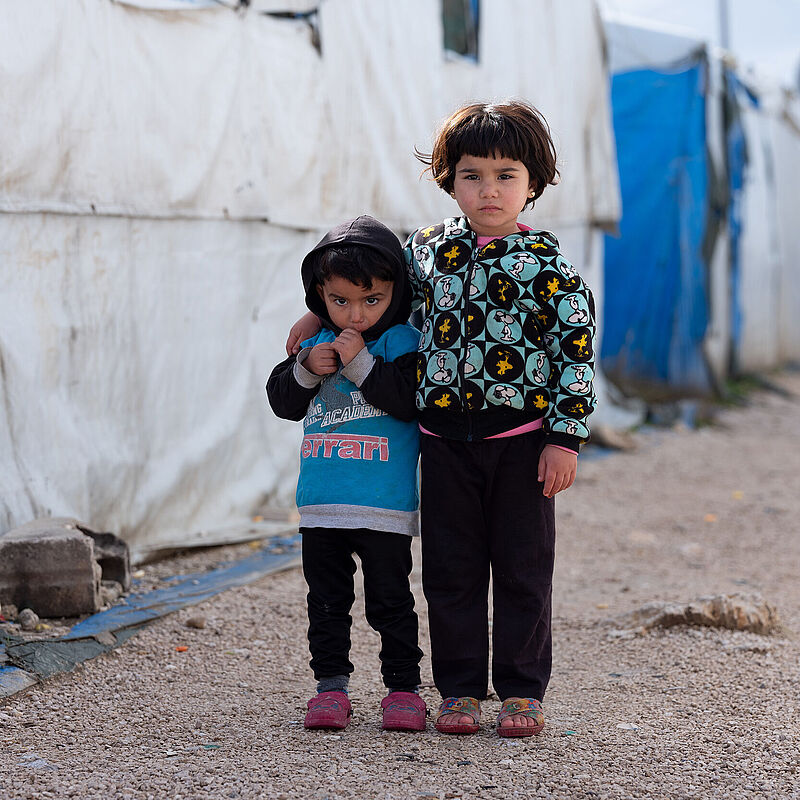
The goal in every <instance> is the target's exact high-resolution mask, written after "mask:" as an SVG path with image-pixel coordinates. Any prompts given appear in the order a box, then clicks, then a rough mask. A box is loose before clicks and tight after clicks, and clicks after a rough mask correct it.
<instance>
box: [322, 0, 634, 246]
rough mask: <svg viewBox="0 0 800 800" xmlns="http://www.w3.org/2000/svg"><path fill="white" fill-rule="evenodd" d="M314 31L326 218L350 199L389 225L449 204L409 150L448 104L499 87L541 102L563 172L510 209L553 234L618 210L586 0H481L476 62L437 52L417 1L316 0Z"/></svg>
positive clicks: (603, 84)
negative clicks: (322, 113)
mask: <svg viewBox="0 0 800 800" xmlns="http://www.w3.org/2000/svg"><path fill="white" fill-rule="evenodd" d="M320 31H321V36H322V50H323V60H324V63H325V67H326V70H325V75H324V80H325V82H326V83H325V90H324V94H325V95H326V97H327V98H329V102H330V104H331V108H332V112H331V114H332V124H333V134H334V135H333V138H334V140H335V141H337V143H338V151H337V155H336V157H335V158H331V159H327V160H326V161H325V163H324V165H323V168H324V169H325V174H326V178H325V187H326V188H328V187H330V188H328V191H329V197H326V205H327V203H330V205H329V206H328V208H330V209H331V210H332V211H333V218H334V219H338V218H341V217H345V218H346V217H348V216H352V215H353V213H355V212H356V211H357V204H356V205H354V204H353V203H354V200H358V199H359V198H360V199H361V201H362V202H363V199H364V198H367V199H368V204H369V207H370V208H372V209H374V210H375V213H376V214H377V216H379V217H380V218H381V219H383V220H385V221H386V222H387V224H390V225H391V226H392V227H394V228H396V229H403V228H406V229H408V228H413V227H415V226H417V225H419V224H420V220H431V219H441V218H443V217H444V216H447V215H452V214H457V213H459V212H458V208H457V206H456V204H455V201H453V200H452V199H451V198H449V197H448V196H447V195H445V194H444V193H443V192H441V191H440V190H438V189H437V188H436V187H435V185H434V184H431V183H430V181H428V180H426V179H425V178H423V179H422V180H420V179H419V175H420V172H421V170H422V165H421V164H419V162H417V161H416V160H415V159H414V158H412V157H411V153H412V150H413V148H414V147H415V146H416V147H418V148H419V149H420V150H422V151H427V152H430V147H431V144H432V138H433V135H434V132H435V128H436V127H437V126H438V124H440V123H441V122H442V121H443V120H444V119H445V117H446V116H447V115H448V114H450V113H451V112H452V111H454V110H455V109H456V108H458V107H459V106H461V105H463V104H465V103H469V102H479V101H487V100H489V101H499V100H503V99H508V98H520V99H524V100H527V101H528V102H531V103H533V104H534V105H535V106H537V107H538V108H539V109H540V110H541V111H542V112H543V113H544V115H545V117H546V118H547V120H548V122H549V124H550V126H551V128H552V131H553V134H554V137H555V140H556V143H557V147H558V152H559V163H560V167H561V171H562V173H563V181H562V183H561V185H560V186H559V187H558V188H557V189H553V188H550V189H548V190H547V191H546V192H545V194H544V195H543V197H542V198H541V199H540V200H538V201H537V205H536V210H535V212H534V213H532V214H524V215H523V217H522V218H521V219H522V220H523V221H524V222H526V223H528V224H531V225H534V226H539V227H549V228H552V229H554V230H555V231H556V232H557V233H558V231H559V230H560V229H561V228H562V227H565V226H576V225H581V224H586V223H588V224H597V225H612V224H614V223H615V222H616V220H617V219H618V218H619V209H620V201H619V185H618V178H617V171H616V163H615V153H614V140H613V133H612V130H611V117H610V110H609V104H610V100H609V87H608V73H607V69H606V67H605V63H604V54H603V30H602V26H601V25H600V21H599V17H598V15H597V13H596V10H595V8H594V4H593V3H586V2H583V0H566V1H565V2H559V3H553V2H549V1H548V0H493V4H492V13H491V14H485V15H482V16H481V22H480V41H479V56H478V60H477V62H473V61H468V60H456V61H446V60H445V58H444V55H443V51H442V40H443V33H442V21H441V7H440V4H439V3H431V2H429V1H428V0H408V2H405V3H402V4H400V3H386V2H375V1H374V0H352V2H349V3H347V4H346V6H342V4H340V3H336V2H329V3H325V4H323V5H322V6H321V8H320ZM532 31H536V34H535V36H532V33H531V32H532ZM352 75H359V76H360V80H359V81H357V82H356V81H353V80H349V79H348V77H347V76H352ZM365 120H368V121H369V124H364V123H365ZM367 156H369V157H367ZM344 187H346V190H345V191H340V190H341V189H342V188H344Z"/></svg>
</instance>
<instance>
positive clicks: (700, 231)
mask: <svg viewBox="0 0 800 800" xmlns="http://www.w3.org/2000/svg"><path fill="white" fill-rule="evenodd" d="M606 32H607V36H608V40H609V52H610V64H611V71H612V73H613V78H612V106H613V114H614V127H615V135H616V140H617V151H618V159H619V168H620V184H621V191H622V197H623V215H622V220H621V222H620V230H619V234H618V235H616V236H613V235H612V236H608V237H607V238H606V248H605V320H606V324H605V327H604V335H603V341H602V348H601V358H602V364H603V366H604V368H605V370H606V372H607V374H608V375H609V376H610V377H611V378H612V379H613V380H614V381H615V382H616V383H617V384H618V385H619V386H620V387H622V388H624V389H625V390H627V391H629V392H632V393H637V394H642V395H644V396H646V397H650V398H657V399H663V398H674V397H680V396H685V395H707V394H711V393H712V392H715V391H716V392H720V391H722V390H723V383H724V381H725V380H726V379H727V378H728V377H729V376H730V375H731V374H736V373H740V372H743V371H748V370H750V371H752V370H754V369H764V368H769V367H774V366H777V365H778V364H780V363H785V362H786V361H787V360H789V359H791V358H793V357H796V356H792V355H791V353H792V352H793V347H794V346H793V344H792V342H794V341H797V328H796V327H795V325H796V323H795V320H796V319H797V308H798V307H800V302H799V301H800V297H798V283H799V281H798V276H797V269H796V266H795V265H796V254H795V253H794V252H793V249H796V247H797V244H796V243H797V241H798V237H797V233H796V229H793V230H792V231H791V232H790V231H789V227H790V225H789V224H788V219H789V218H790V217H792V215H794V213H795V212H794V209H793V207H792V204H791V202H789V201H788V191H787V190H786V189H781V185H783V186H785V187H786V188H787V189H788V186H789V185H790V184H789V182H788V180H790V179H791V177H790V176H793V175H794V176H796V175H797V169H798V165H799V164H800V138H798V137H797V135H796V133H797V129H796V128H795V127H793V126H792V117H791V113H790V112H788V111H787V108H786V106H787V103H788V100H787V98H786V96H785V95H784V94H783V93H775V92H774V90H773V92H772V94H773V95H774V97H773V99H772V100H771V101H770V103H769V104H766V105H765V104H764V103H763V102H762V101H761V100H760V99H759V94H758V93H757V92H756V91H754V89H753V88H752V87H750V86H748V85H747V84H746V83H745V82H744V80H743V79H742V78H741V77H740V76H739V74H738V73H737V71H736V68H735V64H734V62H733V60H732V58H731V57H730V55H729V54H725V53H722V52H721V51H713V50H712V49H711V48H709V46H708V45H707V44H706V43H705V42H704V41H703V40H701V39H697V38H695V37H692V36H687V35H685V34H683V33H681V32H678V31H675V30H674V29H671V28H669V27H667V26H663V25H662V26H657V25H643V24H641V23H638V22H637V23H632V22H631V21H629V20H626V19H624V18H609V19H608V20H607V22H606ZM760 91H761V90H759V92H760ZM778 98H780V99H781V100H782V101H783V102H782V103H778V105H777V108H776V100H777V99H778ZM770 106H771V110H770ZM778 139H779V140H780V141H781V146H780V149H777V148H776V145H775V142H776V140H778ZM778 153H780V155H778ZM777 158H780V160H781V162H782V165H783V166H782V167H781V170H780V171H779V170H777V169H775V168H774V167H775V162H776V159H777ZM787 179H788V180H787ZM779 184H781V185H779ZM792 309H794V311H792Z"/></svg>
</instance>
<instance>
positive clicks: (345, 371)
mask: <svg viewBox="0 0 800 800" xmlns="http://www.w3.org/2000/svg"><path fill="white" fill-rule="evenodd" d="M374 366H375V356H373V355H372V353H370V351H369V350H367V348H366V347H362V348H361V350H360V351H359V352H358V354H357V355H356V357H355V358H354V359H353V360H352V361H351V362H350V363H349V364H348V365H347V366H346V367H342V375H344V377H345V378H347V380H349V381H353V383H354V384H355V385H356V386H361V384H362V383H364V381H365V380H366V377H367V375H369V373H370V372H371V371H372V368H373V367H374Z"/></svg>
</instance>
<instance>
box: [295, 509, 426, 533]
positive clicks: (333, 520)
mask: <svg viewBox="0 0 800 800" xmlns="http://www.w3.org/2000/svg"><path fill="white" fill-rule="evenodd" d="M297 510H298V511H299V512H300V527H301V528H369V529H371V530H375V531H385V532H387V533H403V534H405V535H406V536H419V511H395V510H393V509H390V508H373V507H371V506H350V505H344V504H341V505H339V504H331V505H315V506H300V508H298V509H297Z"/></svg>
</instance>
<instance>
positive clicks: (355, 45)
mask: <svg viewBox="0 0 800 800" xmlns="http://www.w3.org/2000/svg"><path fill="white" fill-rule="evenodd" d="M495 2H496V6H497V7H496V8H494V9H493V12H492V14H491V15H486V18H485V20H484V22H483V25H482V28H483V32H482V34H481V48H482V50H481V56H480V59H479V61H478V63H477V64H473V65H472V66H471V73H470V74H471V76H472V78H473V79H474V80H473V82H472V83H470V84H469V85H468V86H467V87H466V88H465V87H464V86H460V85H459V84H458V83H456V82H455V81H453V80H451V79H450V77H451V75H452V74H453V73H454V72H455V74H462V73H461V72H460V71H459V70H458V69H457V68H455V67H454V66H453V65H452V64H450V63H448V62H447V61H446V59H445V56H444V51H443V34H442V23H441V7H440V4H439V3H432V2H429V0H406V2H403V3H396V2H393V0H349V2H341V0H330V1H329V2H325V3H323V4H321V7H320V13H319V15H318V16H319V26H320V35H321V41H322V54H321V55H320V54H319V53H318V52H317V51H316V49H315V48H314V46H313V44H312V42H311V34H310V29H309V26H308V25H307V24H306V23H305V22H303V21H302V20H297V21H293V20H284V19H275V18H272V17H268V16H265V15H264V14H260V13H255V12H253V11H245V12H244V13H240V14H236V13H233V12H231V11H230V10H229V9H226V8H221V7H216V8H213V9H196V10H192V11H186V12H171V13H169V14H164V13H159V12H155V11H145V10H141V9H137V8H131V7H129V6H124V5H117V4H112V3H107V2H90V1H89V0H69V2H55V0H49V2H47V1H46V2H44V3H39V4H37V5H36V7H35V8H34V7H32V6H31V5H30V4H17V5H14V6H11V7H9V9H8V10H7V12H6V18H5V20H4V25H3V26H2V28H0V80H1V81H2V83H3V92H4V103H3V106H2V108H0V122H2V125H0V153H2V162H0V210H5V211H60V212H67V213H98V214H101V213H102V214H124V215H129V216H156V217H162V216H164V217H174V216H185V217H216V218H237V219H242V218H248V219H249V218H258V219H268V220H269V221H271V222H274V223H277V224H281V225H287V226H292V227H304V228H312V227H313V228H317V229H321V228H326V227H329V226H331V225H333V224H336V223H338V222H340V221H341V220H342V219H346V218H349V217H353V216H357V215H358V214H360V213H363V212H364V211H369V212H370V213H372V214H374V215H375V216H377V217H379V218H380V219H382V220H384V221H385V222H386V223H387V224H389V225H390V226H391V227H393V228H395V229H398V230H411V229H413V228H414V227H416V226H417V225H419V224H421V222H420V221H421V220H427V219H436V218H441V217H443V216H445V215H447V214H450V213H452V212H453V209H454V204H453V202H452V201H451V200H450V198H448V197H447V196H446V195H444V194H442V193H441V192H439V191H438V190H433V189H432V188H431V186H430V185H429V183H428V182H427V181H424V180H422V181H421V180H420V179H419V174H420V171H421V166H420V164H419V163H418V162H417V161H416V160H415V159H414V157H413V148H414V146H415V145H418V146H421V147H423V148H424V147H425V146H426V145H427V144H428V143H429V142H430V137H431V134H432V131H433V129H434V127H435V125H436V124H437V123H438V122H439V121H441V120H442V119H443V118H444V117H445V116H446V115H447V114H448V113H450V112H451V111H452V110H453V109H454V108H455V107H456V106H458V105H459V104H461V103H463V102H465V101H468V100H475V99H481V98H487V97H489V98H502V97H507V96H509V95H512V96H518V97H522V98H524V99H527V100H529V101H531V102H533V103H535V104H537V105H540V106H541V107H542V110H543V111H544V112H545V113H546V114H547V115H548V116H549V117H550V122H551V124H552V127H553V131H554V134H555V136H556V139H557V140H558V142H559V145H560V147H559V149H560V152H561V157H562V161H563V173H564V183H563V185H562V186H561V187H559V189H557V190H550V191H548V192H547V193H546V194H545V197H544V198H543V199H542V200H541V201H540V210H539V211H538V214H537V217H538V219H540V220H546V221H547V224H548V226H550V227H556V228H557V226H558V224H560V223H565V224H576V223H583V222H584V221H587V220H589V221H594V222H599V223H613V221H615V220H616V218H617V217H618V211H619V196H618V185H617V177H616V167H615V162H614V150H613V138H612V136H611V133H610V126H611V122H610V114H609V106H608V88H607V73H606V70H605V67H604V63H603V38H602V29H601V28H600V26H599V24H598V20H597V15H596V11H595V8H594V4H593V3H587V2H584V0H565V1H564V2H560V3H558V4H556V3H552V2H549V1H548V0H535V1H533V0H495ZM531 30H536V31H537V34H536V36H535V46H533V45H532V40H531V33H530V32H531ZM498 64H499V65H500V68H498ZM155 87H158V88H157V91H156V90H155ZM32 108H33V109H36V113H31V111H30V110H31V109H32ZM155 132H157V134H156V133H155Z"/></svg>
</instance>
